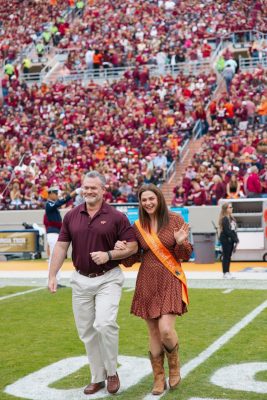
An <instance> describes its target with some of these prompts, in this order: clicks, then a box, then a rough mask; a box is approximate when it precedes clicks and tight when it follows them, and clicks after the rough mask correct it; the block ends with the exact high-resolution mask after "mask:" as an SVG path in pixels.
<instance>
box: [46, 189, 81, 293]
mask: <svg viewBox="0 0 267 400" xmlns="http://www.w3.org/2000/svg"><path fill="white" fill-rule="evenodd" d="M47 192H48V197H47V202H46V205H45V214H44V226H45V229H46V239H47V245H48V256H49V257H48V271H49V270H50V265H51V259H52V255H53V251H54V247H55V244H56V242H57V239H58V235H59V232H60V229H61V226H62V217H61V215H60V212H59V208H60V207H61V206H62V205H63V204H66V203H68V201H70V200H71V199H72V198H74V197H75V196H76V195H77V194H78V192H79V189H76V190H74V191H73V192H71V193H70V194H67V196H66V197H64V198H62V199H59V197H58V194H59V189H58V188H57V187H55V186H52V187H50V188H49V189H48V191H47ZM57 278H58V280H59V279H60V276H58V277H57ZM58 286H59V287H62V286H63V285H58Z"/></svg>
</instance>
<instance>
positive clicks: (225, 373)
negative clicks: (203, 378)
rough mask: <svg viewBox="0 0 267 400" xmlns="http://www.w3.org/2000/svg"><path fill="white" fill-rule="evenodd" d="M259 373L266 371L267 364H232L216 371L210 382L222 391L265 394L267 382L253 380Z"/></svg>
mask: <svg viewBox="0 0 267 400" xmlns="http://www.w3.org/2000/svg"><path fill="white" fill-rule="evenodd" d="M261 371H267V362H250V363H242V364H233V365H228V366H227V367H223V368H220V369H218V370H217V371H216V372H215V373H214V374H213V375H212V377H211V379H210V381H211V383H213V384H214V385H217V386H220V387H223V388H224V389H231V390H245V391H246V392H253V393H262V394H266V393H267V382H264V381H259V380H255V375H256V374H257V373H258V372H261Z"/></svg>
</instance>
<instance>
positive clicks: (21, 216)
mask: <svg viewBox="0 0 267 400" xmlns="http://www.w3.org/2000/svg"><path fill="white" fill-rule="evenodd" d="M68 210H69V209H62V210H61V211H60V212H61V215H62V217H63V216H64V215H65V214H66V212H67V211H68ZM188 210H189V224H190V227H191V231H192V232H213V231H214V227H213V225H212V221H214V223H215V224H216V225H218V218H219V211H220V207H217V206H216V207H215V206H203V207H188ZM43 216H44V210H34V211H33V210H27V211H25V210H23V211H15V210H13V211H1V212H0V230H13V229H14V230H16V229H24V228H23V226H22V223H23V222H27V223H28V224H33V223H34V222H35V223H37V224H38V225H40V226H43Z"/></svg>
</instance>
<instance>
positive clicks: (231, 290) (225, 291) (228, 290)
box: [223, 289, 234, 294]
mask: <svg viewBox="0 0 267 400" xmlns="http://www.w3.org/2000/svg"><path fill="white" fill-rule="evenodd" d="M233 290H234V289H226V290H224V291H223V293H224V294H228V293H231V292H233Z"/></svg>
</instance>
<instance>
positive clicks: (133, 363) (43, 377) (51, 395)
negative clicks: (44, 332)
mask: <svg viewBox="0 0 267 400" xmlns="http://www.w3.org/2000/svg"><path fill="white" fill-rule="evenodd" d="M118 361H119V363H120V366H119V368H118V374H119V376H120V380H121V388H120V391H119V394H120V393H122V392H124V391H125V390H128V389H129V388H130V387H131V386H134V385H137V384H138V383H139V382H140V381H141V380H142V379H143V378H145V377H146V376H148V375H150V373H151V367H150V362H149V360H148V359H147V358H140V357H132V356H131V357H130V356H119V357H118ZM85 365H87V366H88V358H87V357H86V356H80V357H70V358H65V359H63V360H60V361H57V362H55V363H54V364H51V365H48V366H47V367H44V368H42V369H40V370H39V371H36V372H33V373H31V374H29V375H27V376H25V377H23V378H21V379H19V380H17V381H16V382H14V383H12V384H11V385H8V386H7V387H6V388H5V389H4V392H5V393H8V394H11V395H12V396H17V397H19V398H24V399H31V400H44V399H49V400H86V399H89V398H90V399H92V400H94V399H102V398H104V397H105V398H106V397H107V396H108V395H109V394H108V392H107V389H106V388H105V389H103V390H100V391H99V392H97V393H95V394H94V395H92V396H89V397H88V395H85V394H84V393H83V390H82V388H75V389H55V388H52V387H49V386H50V385H52V384H53V383H54V382H57V381H59V380H60V379H62V378H65V377H66V376H68V375H70V374H72V373H74V372H76V371H78V370H79V369H80V368H82V367H83V366H85ZM133 371H134V373H133ZM111 397H113V395H112V396H111ZM154 400H155V399H154Z"/></svg>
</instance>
